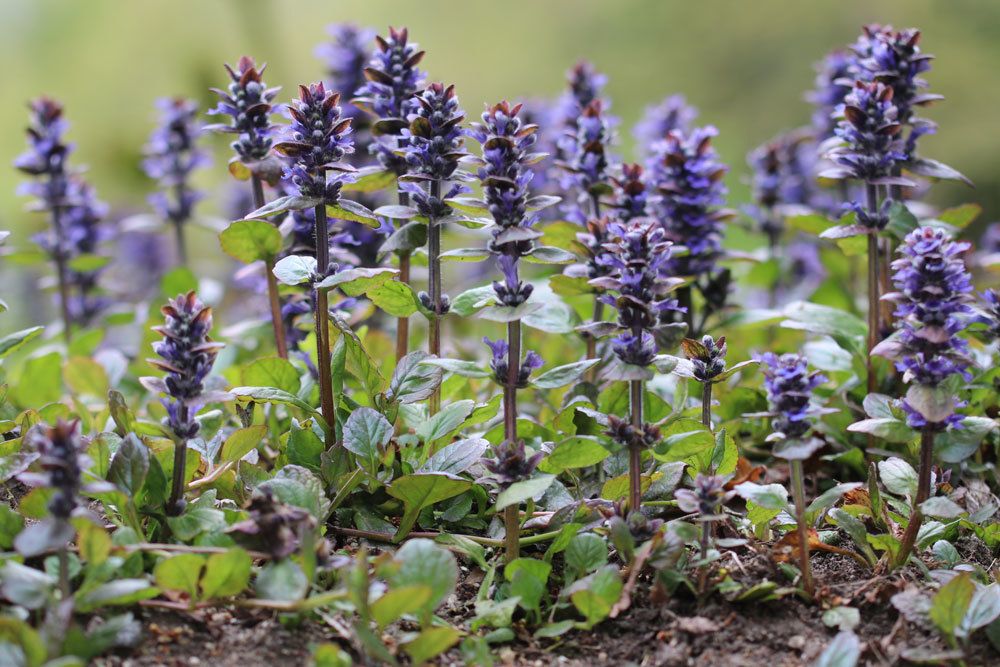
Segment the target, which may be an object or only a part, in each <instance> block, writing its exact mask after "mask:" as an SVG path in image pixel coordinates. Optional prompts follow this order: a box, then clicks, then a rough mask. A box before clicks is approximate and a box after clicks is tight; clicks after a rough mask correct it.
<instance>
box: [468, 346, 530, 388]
mask: <svg viewBox="0 0 1000 667" xmlns="http://www.w3.org/2000/svg"><path fill="white" fill-rule="evenodd" d="M483 342H484V343H486V345H487V346H488V347H489V348H490V352H491V353H492V357H491V358H490V368H491V369H492V370H493V379H494V380H495V381H496V383H497V384H499V385H500V386H502V387H505V386H507V372H508V369H509V366H508V365H507V353H508V352H509V351H510V348H509V347H508V346H507V341H505V340H504V339H503V338H500V339H498V340H496V341H492V340H490V339H489V338H486V337H483ZM544 363H545V362H544V361H543V360H542V358H541V357H540V356H538V354H537V353H535V352H533V351H531V350H529V351H528V353H527V354H526V355H524V359H523V360H522V361H521V364H520V365H519V366H518V373H517V383H516V384H515V385H514V386H515V387H517V388H518V389H524V388H525V387H527V386H528V379H529V378H530V377H531V373H532V371H535V370H538V369H539V368H541V367H542V365H543V364H544Z"/></svg>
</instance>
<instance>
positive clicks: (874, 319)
mask: <svg viewBox="0 0 1000 667" xmlns="http://www.w3.org/2000/svg"><path fill="white" fill-rule="evenodd" d="M865 192H866V194H867V198H868V201H867V205H868V211H869V212H870V213H872V214H877V213H878V186H877V185H875V184H873V183H868V184H866V187H865ZM879 254H880V253H879V239H878V235H877V234H875V233H872V234H869V235H868V356H867V357H866V359H865V365H866V367H867V371H868V391H869V393H871V392H874V391H875V389H876V378H875V369H874V368H873V365H872V356H871V351H872V349H873V348H874V347H875V345H876V344H878V336H879V331H880V325H879V308H880V307H881V306H880V304H879V282H878V280H879V261H878V260H879Z"/></svg>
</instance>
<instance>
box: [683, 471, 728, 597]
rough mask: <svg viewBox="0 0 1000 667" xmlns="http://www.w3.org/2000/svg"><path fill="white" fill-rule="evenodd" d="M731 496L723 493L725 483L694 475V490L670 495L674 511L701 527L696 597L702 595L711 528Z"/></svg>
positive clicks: (720, 479)
mask: <svg viewBox="0 0 1000 667" xmlns="http://www.w3.org/2000/svg"><path fill="white" fill-rule="evenodd" d="M732 496H733V492H732V491H726V480H725V479H724V478H723V477H720V476H718V475H702V474H701V473H698V475H697V476H696V477H695V478H694V489H693V490H691V489H679V490H678V491H675V492H674V498H675V499H676V500H677V507H679V508H680V509H681V510H682V511H684V512H691V513H693V514H697V515H698V522H699V523H701V544H700V547H701V560H702V564H701V565H700V566H699V567H698V594H699V595H704V594H705V593H706V592H707V591H706V590H705V589H706V584H707V582H708V554H709V551H710V550H711V548H712V524H713V523H714V522H716V521H718V520H719V519H722V518H724V516H723V515H722V506H723V505H724V504H725V503H726V501H728V500H729V499H730V498H731V497H732Z"/></svg>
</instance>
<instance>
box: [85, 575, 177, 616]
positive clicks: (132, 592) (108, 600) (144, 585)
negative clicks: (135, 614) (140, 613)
mask: <svg viewBox="0 0 1000 667" xmlns="http://www.w3.org/2000/svg"><path fill="white" fill-rule="evenodd" d="M159 594H160V591H159V589H158V588H156V587H155V586H151V585H150V584H149V582H148V581H146V580H145V579H115V580H114V581H111V582H109V583H106V584H102V585H101V586H98V587H97V588H93V589H91V590H88V591H86V592H85V593H78V597H77V599H76V611H78V612H80V613H82V614H86V613H89V612H91V611H94V610H95V609H98V608H100V607H112V606H128V605H131V604H135V603H136V602H138V601H139V600H148V599H149V598H154V597H156V596H157V595H159Z"/></svg>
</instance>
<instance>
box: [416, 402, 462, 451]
mask: <svg viewBox="0 0 1000 667" xmlns="http://www.w3.org/2000/svg"><path fill="white" fill-rule="evenodd" d="M475 406H476V402H475V401H473V400H469V399H465V400H461V401H455V402H454V403H451V404H449V405H446V406H445V407H444V408H442V409H441V412H439V413H437V414H436V415H434V416H433V417H431V418H430V419H428V420H427V421H425V422H424V423H422V424H421V425H420V426H418V427H417V437H418V438H420V439H421V440H422V441H423V442H425V443H427V444H430V443H433V442H436V441H438V440H441V439H442V438H446V437H448V436H449V435H451V434H452V433H454V432H455V430H456V429H457V428H458V427H459V426H461V424H462V422H463V421H465V418H466V417H468V416H469V415H470V414H471V413H472V409H473V408H474V407H475Z"/></svg>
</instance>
